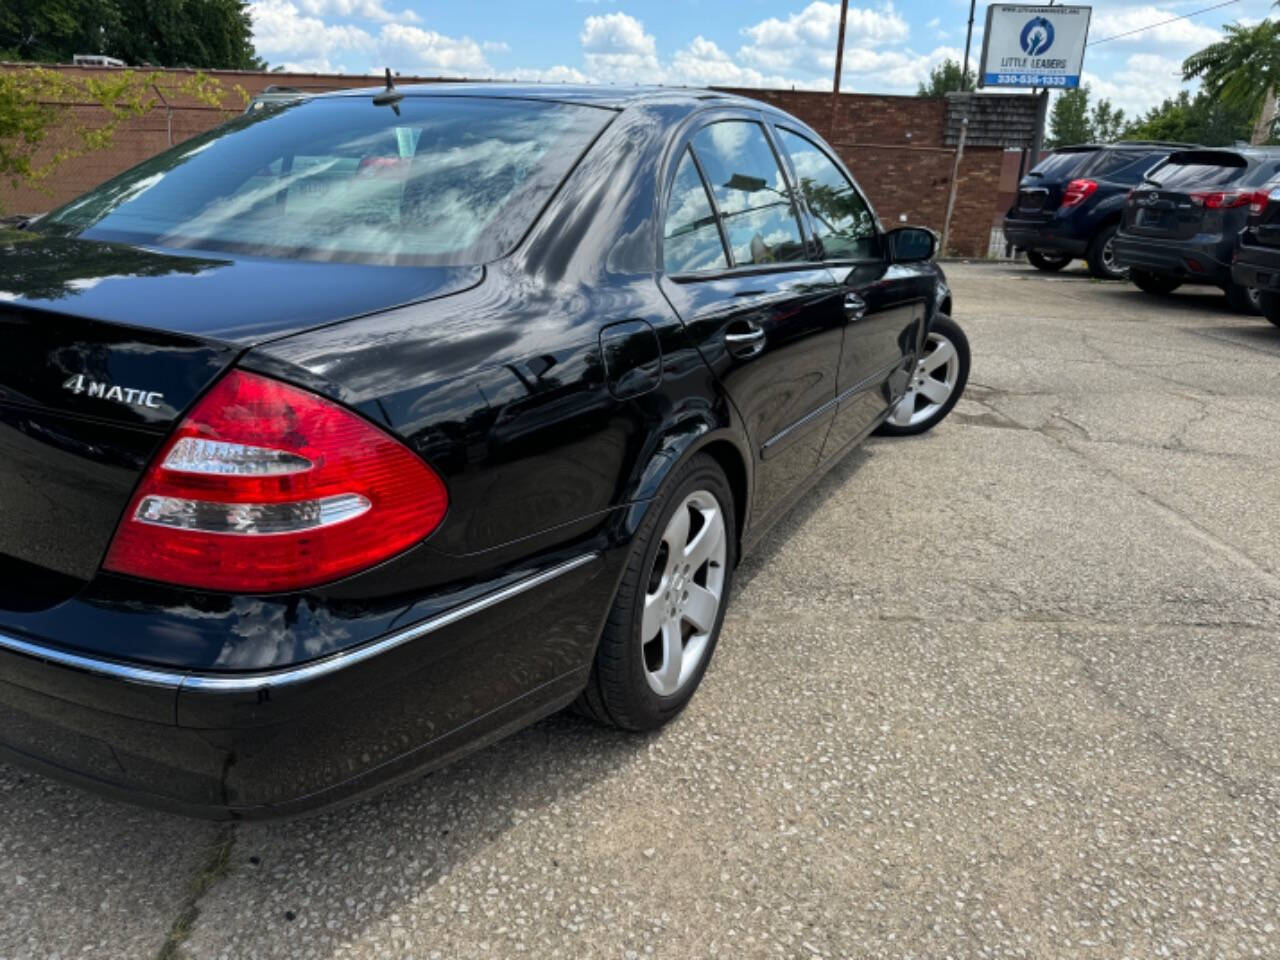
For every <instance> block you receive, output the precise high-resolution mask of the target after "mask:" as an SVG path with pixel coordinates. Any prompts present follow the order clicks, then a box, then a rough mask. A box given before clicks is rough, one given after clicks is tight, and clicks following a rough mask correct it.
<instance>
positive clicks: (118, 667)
mask: <svg viewBox="0 0 1280 960" xmlns="http://www.w3.org/2000/svg"><path fill="white" fill-rule="evenodd" d="M599 558H600V554H598V553H584V554H583V555H581V556H579V557H574V558H573V559H572V560H566V561H565V562H563V563H559V564H556V565H555V566H553V567H548V568H547V569H546V570H543V571H541V572H539V573H535V574H532V575H530V576H528V577H525V578H524V579H522V580H517V581H516V582H515V583H512V584H510V585H508V586H506V587H503V588H501V589H500V590H495V591H493V592H492V593H487V594H485V595H484V596H482V597H478V598H477V599H475V600H472V601H470V602H469V603H464V604H462V605H461V606H457V607H454V608H453V609H452V610H447V611H445V612H444V613H442V614H440V615H439V616H435V617H431V618H430V619H428V620H421V621H419V622H418V623H415V624H413V625H412V626H408V627H405V628H404V629H402V630H397V631H396V632H395V633H389V634H387V635H386V636H385V637H381V638H380V639H378V640H373V641H371V642H369V643H366V644H364V645H363V646H359V647H354V648H352V649H351V650H344V651H342V652H341V653H335V654H333V655H332V656H328V657H325V658H324V659H322V660H316V661H314V662H312V663H304V664H300V665H299V666H296V667H281V668H279V669H275V670H261V671H256V672H253V673H238V674H216V673H193V672H188V671H183V670H166V669H164V668H159V667H144V666H136V665H133V664H127V663H119V662H117V661H114V660H104V659H100V658H98V657H89V656H85V655H83V654H78V653H71V652H69V651H66V650H58V649H56V648H54V647H46V646H43V645H42V644H38V643H32V642H31V641H29V640H23V639H21V638H19V637H12V636H9V635H8V634H4V633H0V650H11V651H13V652H15V653H21V654H24V655H26V656H29V657H33V658H35V659H38V660H45V661H48V662H49V663H56V664H58V665H59V666H64V667H71V668H72V669H75V670H83V671H85V672H86V673H92V674H97V675H99V676H106V677H114V678H115V679H118V680H125V681H127V682H129V683H138V684H144V685H146V686H156V687H170V688H172V689H174V690H195V691H202V692H206V693H251V692H254V691H257V690H265V689H267V688H269V687H282V686H288V685H290V684H294V683H305V682H306V681H308V680H314V679H316V678H317V677H323V676H325V675H326V674H330V673H335V672H336V671H338V670H343V669H345V668H347V667H350V666H352V665H354V664H357V663H361V662H363V661H365V660H368V659H370V658H371V657H376V656H378V655H379V654H381V653H386V652H387V651H388V650H393V649H395V648H396V647H399V646H401V645H403V644H406V643H409V642H410V641H413V640H417V639H419V638H420V637H425V636H427V635H428V634H430V633H435V632H436V631H437V630H443V629H444V628H445V627H448V626H452V625H453V624H455V623H457V622H458V621H460V620H465V619H466V618H467V617H470V616H473V615H474V614H477V613H480V612H481V611H483V610H488V609H490V608H491V607H496V606H497V605H498V604H500V603H503V602H504V601H507V600H510V599H512V598H513V597H518V596H519V595H520V594H522V593H526V592H528V591H530V590H533V589H535V588H536V587H540V586H542V585H543V584H545V583H549V582H551V581H552V580H555V579H556V578H557V577H562V576H564V575H565V574H566V573H570V572H571V571H574V570H577V569H578V568H579V567H583V566H586V565H587V564H588V563H592V562H594V561H595V560H598V559H599Z"/></svg>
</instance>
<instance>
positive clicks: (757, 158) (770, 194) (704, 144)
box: [693, 120, 806, 266]
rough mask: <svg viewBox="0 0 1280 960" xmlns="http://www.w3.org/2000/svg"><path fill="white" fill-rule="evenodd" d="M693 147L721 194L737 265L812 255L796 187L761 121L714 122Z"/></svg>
mask: <svg viewBox="0 0 1280 960" xmlns="http://www.w3.org/2000/svg"><path fill="white" fill-rule="evenodd" d="M693 150H694V152H695V153H696V154H697V155H698V162H699V163H701V164H702V169H703V171H704V172H705V173H706V175H707V181H708V183H709V184H710V186H711V192H712V193H713V194H714V195H715V201H716V206H717V207H718V208H719V212H720V217H721V222H723V224H724V229H725V234H726V235H727V236H728V238H729V249H730V251H731V252H732V254H733V262H734V263H735V264H736V265H739V266H742V265H747V264H765V263H778V262H783V261H789V260H804V259H806V256H805V249H804V243H803V241H802V240H801V237H800V223H799V220H798V219H797V217H796V211H795V205H794V204H793V203H792V198H791V188H790V186H789V185H788V184H787V181H786V178H785V177H783V175H782V169H781V168H780V167H779V166H778V158H777V157H775V156H774V153H773V148H772V147H770V146H769V141H768V140H767V139H765V135H764V129H763V128H762V127H761V126H760V124H758V123H753V122H751V121H748V120H724V121H720V122H719V123H712V124H710V125H708V126H706V127H703V128H702V129H701V130H699V131H698V132H697V134H695V135H694V138H693Z"/></svg>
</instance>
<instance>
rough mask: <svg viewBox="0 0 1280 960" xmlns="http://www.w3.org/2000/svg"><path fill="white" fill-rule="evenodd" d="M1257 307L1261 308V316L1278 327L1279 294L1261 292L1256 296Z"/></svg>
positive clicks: (1279, 318)
mask: <svg viewBox="0 0 1280 960" xmlns="http://www.w3.org/2000/svg"><path fill="white" fill-rule="evenodd" d="M1258 305H1259V306H1260V307H1262V315H1263V316H1264V317H1266V318H1267V319H1268V320H1270V321H1271V322H1272V323H1274V324H1275V325H1276V326H1277V327H1280V293H1269V292H1268V291H1266V290H1263V291H1261V292H1260V293H1259V295H1258Z"/></svg>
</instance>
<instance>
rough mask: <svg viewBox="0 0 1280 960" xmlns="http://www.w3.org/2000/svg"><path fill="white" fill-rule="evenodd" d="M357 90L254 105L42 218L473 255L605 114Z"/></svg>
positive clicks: (553, 175) (553, 177)
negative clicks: (381, 99)
mask: <svg viewBox="0 0 1280 960" xmlns="http://www.w3.org/2000/svg"><path fill="white" fill-rule="evenodd" d="M399 107H400V114H399V115H398V116H397V115H396V114H395V113H393V112H392V111H391V110H389V109H385V108H375V107H373V106H372V105H371V104H370V102H369V98H367V97H363V96H361V97H330V98H316V99H313V100H307V101H299V102H295V103H290V104H284V105H282V106H279V107H276V108H273V109H270V110H260V111H255V112H254V113H252V114H250V115H247V116H244V117H241V118H239V119H237V120H233V121H232V122H230V123H229V124H226V125H224V126H222V127H220V128H218V129H217V130H214V131H212V132H210V133H208V134H206V135H204V136H202V137H197V138H196V139H194V140H189V141H187V142H186V143H184V144H182V145H181V146H179V147H176V148H174V149H172V150H169V151H167V152H165V153H162V154H160V155H159V156H157V157H154V158H152V159H151V160H148V161H147V162H146V163H143V164H142V165H141V166H138V167H135V168H134V169H132V170H130V171H128V172H127V173H124V174H122V175H121V176H119V177H117V178H115V179H114V180H111V181H108V182H107V183H106V184H104V185H103V186H101V187H99V188H98V189H96V190H94V191H92V192H91V193H88V194H86V195H85V196H83V197H81V198H80V199H78V200H75V201H72V202H71V203H70V204H68V205H67V206H65V207H63V208H62V209H60V210H58V211H56V212H54V213H53V214H52V215H51V216H50V217H49V218H47V220H46V223H47V224H49V225H50V226H51V227H52V228H54V229H59V228H61V229H64V230H68V231H72V232H75V233H78V234H81V235H83V236H85V237H87V238H90V239H95V240H121V241H125V242H132V243H145V244H149V245H155V246H158V247H164V248H173V247H178V248H198V249H205V250H228V251H236V252H242V253H249V254H257V255H263V256H278V257H289V258H299V259H315V260H355V261H360V262H375V263H411V264H424V263H431V264H468V263H481V262H484V261H485V260H490V259H493V258H494V257H496V256H499V255H501V254H503V253H505V252H506V251H507V250H508V249H510V247H511V246H513V245H514V244H515V242H516V241H518V240H519V238H520V236H522V235H523V233H524V231H525V230H526V229H528V227H529V225H530V224H531V223H532V222H533V219H534V217H535V216H537V213H538V211H539V210H540V209H541V208H542V205H543V203H545V201H546V200H547V198H548V196H549V195H550V193H551V191H552V190H554V189H555V187H556V185H557V184H558V183H559V182H560V181H561V180H562V179H563V178H564V176H565V174H566V173H567V172H568V171H569V169H570V168H571V167H572V166H573V164H574V163H575V162H576V160H577V158H578V157H579V156H580V155H581V153H582V152H583V150H584V149H585V148H586V146H587V144H588V143H589V142H590V140H591V138H592V137H593V136H594V135H595V134H596V133H598V132H599V131H600V129H601V128H602V127H603V126H604V124H605V123H606V122H607V121H608V119H609V118H610V117H611V116H612V113H611V112H609V111H604V110H599V109H595V108H591V107H580V106H569V105H564V104H556V103H546V102H537V101H530V100H486V99H480V98H473V97H467V98H463V97H414V96H409V97H405V98H404V99H403V100H402V101H400V103H399Z"/></svg>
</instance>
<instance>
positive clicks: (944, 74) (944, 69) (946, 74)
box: [916, 57, 977, 98]
mask: <svg viewBox="0 0 1280 960" xmlns="http://www.w3.org/2000/svg"><path fill="white" fill-rule="evenodd" d="M963 81H964V82H963V83H962V82H961V76H960V64H958V63H956V61H954V60H952V59H951V58H950V57H948V58H947V59H946V60H943V61H942V62H941V63H940V64H938V65H937V66H936V67H934V68H933V69H932V70H930V71H929V82H928V83H922V84H920V89H919V90H918V91H917V92H916V96H918V97H935V98H937V97H944V96H946V95H947V94H948V93H950V92H952V91H953V90H972V89H973V88H974V87H975V86H976V85H977V75H976V74H975V73H974V72H973V71H972V70H969V71H967V72H966V73H965V74H964V78H963Z"/></svg>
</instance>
